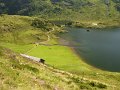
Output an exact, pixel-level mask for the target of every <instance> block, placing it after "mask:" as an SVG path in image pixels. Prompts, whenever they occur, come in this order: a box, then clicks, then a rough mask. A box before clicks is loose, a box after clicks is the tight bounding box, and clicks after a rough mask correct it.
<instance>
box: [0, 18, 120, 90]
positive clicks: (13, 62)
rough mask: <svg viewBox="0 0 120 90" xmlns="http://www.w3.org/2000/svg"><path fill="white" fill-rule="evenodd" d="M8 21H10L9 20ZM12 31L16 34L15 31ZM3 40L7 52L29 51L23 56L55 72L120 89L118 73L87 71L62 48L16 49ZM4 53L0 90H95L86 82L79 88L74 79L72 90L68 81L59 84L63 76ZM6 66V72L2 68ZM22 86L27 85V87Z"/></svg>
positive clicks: (90, 68)
mask: <svg viewBox="0 0 120 90" xmlns="http://www.w3.org/2000/svg"><path fill="white" fill-rule="evenodd" d="M10 17H11V16H10ZM10 17H9V18H10ZM18 17H19V16H18ZM18 17H17V18H18ZM19 18H22V17H19ZM24 18H25V17H24ZM22 19H23V18H22ZM8 20H10V19H8ZM20 20H21V19H20ZM11 21H12V19H11ZM1 22H2V21H1ZM6 23H7V22H6ZM1 30H2V31H3V29H1ZM6 30H8V29H6ZM12 30H13V29H12ZM16 30H19V29H16ZM16 30H15V31H16ZM21 30H22V29H21ZM33 31H34V30H33ZM40 31H41V30H40ZM7 32H8V31H7ZM10 32H11V31H10ZM10 32H9V33H10ZM4 34H6V33H5V32H3V33H2V35H4ZM25 35H26V34H25ZM3 39H4V40H5V42H3V41H1V42H0V46H4V47H7V48H10V49H12V50H14V51H15V52H17V53H26V52H27V51H29V50H30V51H29V52H27V54H29V55H33V56H37V57H41V58H44V59H46V63H47V64H48V65H50V66H54V67H55V68H59V69H62V70H65V71H69V72H71V73H75V74H78V75H79V76H80V77H85V78H87V79H88V81H91V80H92V81H93V80H96V81H97V82H98V81H99V82H102V83H107V84H108V85H110V87H109V86H108V90H110V89H111V90H113V86H115V89H117V88H120V86H119V85H120V74H119V73H112V72H107V71H102V70H98V69H96V68H94V67H91V66H89V65H87V64H85V63H84V62H83V61H81V59H80V58H79V57H78V56H77V55H75V54H74V53H73V51H72V50H71V49H70V48H68V47H65V46H43V45H40V46H36V45H34V44H28V45H24V44H22V45H20V44H14V43H11V42H10V41H9V42H7V41H8V40H11V38H10V37H9V38H7V37H6V36H4V37H3ZM23 39H24V38H22V40H23ZM18 40H19V39H18ZM33 47H35V48H33ZM31 48H33V49H32V50H31ZM0 50H3V49H1V48H0ZM4 51H5V53H4V55H5V56H0V69H1V70H0V71H1V72H0V75H1V76H0V78H1V79H0V80H1V81H0V82H1V84H2V85H0V86H1V88H2V89H5V88H6V89H7V88H9V87H13V88H17V89H19V88H20V89H21V88H22V89H31V88H34V89H35V88H36V89H38V88H39V89H40V88H41V89H48V88H49V89H50V88H52V89H53V88H55V86H56V84H57V85H58V87H57V88H62V87H64V86H66V87H65V88H64V89H65V90H66V89H67V90H69V89H70V88H72V90H73V89H78V88H80V87H84V88H94V87H96V84H95V85H94V84H92V86H94V87H91V84H90V85H89V83H88V82H87V84H81V81H80V80H79V78H77V79H76V78H74V79H72V81H70V82H71V84H72V87H71V84H69V81H68V82H66V81H65V82H64V80H62V78H63V77H66V76H63V74H61V73H60V74H57V73H54V72H53V71H52V70H48V69H47V68H45V67H44V66H41V65H40V66H39V65H38V64H34V63H33V62H28V61H27V60H26V59H23V58H21V57H20V56H19V55H16V54H15V56H14V54H13V53H12V52H9V50H4ZM1 52H2V51H0V54H1ZM6 54H7V55H6ZM1 55H2V54H1ZM24 63H25V65H24ZM6 66H7V67H8V68H6ZM43 72H44V73H43ZM48 72H49V73H48ZM18 73H19V74H20V75H19V74H18ZM57 75H58V76H57ZM23 77H26V78H23ZM67 77H68V78H71V77H70V76H67ZM77 77H78V76H77ZM5 78H7V80H5ZM35 78H37V79H35ZM59 78H60V79H59ZM68 78H67V79H68ZM4 80H5V82H4ZM44 81H45V86H44V85H40V86H38V84H41V82H42V83H43V82H44ZM51 81H52V83H50V82H51ZM35 82H36V84H37V85H36V86H34V83H35ZM39 82H40V83H39ZM21 83H22V84H21ZM73 83H75V84H73ZM19 84H21V85H19ZM25 84H27V87H26V85H25ZM69 85H70V86H69ZM76 85H77V86H76ZM81 85H83V86H81ZM100 86H101V85H100ZM97 87H99V86H97ZM97 87H96V88H97ZM62 89H63V88H62Z"/></svg>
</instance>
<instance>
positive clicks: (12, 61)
mask: <svg viewBox="0 0 120 90" xmlns="http://www.w3.org/2000/svg"><path fill="white" fill-rule="evenodd" d="M92 84H94V86H93V85H92ZM106 87H107V85H106V84H102V83H100V82H96V81H89V80H81V78H80V77H78V76H75V75H72V74H70V73H68V72H64V71H60V70H57V69H54V68H52V67H48V66H45V65H42V64H40V63H37V62H32V61H30V60H28V59H25V58H23V57H21V56H20V55H19V54H16V53H14V52H12V51H11V50H9V49H5V48H2V47H0V89H1V90H8V89H9V90H13V89H15V90H21V89H22V90H29V89H30V90H31V89H34V90H38V89H39V90H53V89H55V90H56V89H57V90H61V89H62V90H79V89H80V88H81V89H92V88H96V89H97V88H106Z"/></svg>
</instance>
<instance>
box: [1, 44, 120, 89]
mask: <svg viewBox="0 0 120 90" xmlns="http://www.w3.org/2000/svg"><path fill="white" fill-rule="evenodd" d="M2 45H3V46H4V47H8V48H11V49H12V50H14V51H15V52H18V53H25V54H28V55H31V56H36V57H40V58H43V59H45V60H46V61H45V63H46V64H47V65H48V66H52V67H54V68H57V69H61V70H64V71H68V72H71V73H74V74H77V75H79V76H80V77H85V78H88V79H90V80H95V81H98V82H103V83H107V84H108V85H110V86H112V87H113V86H116V87H117V88H119V87H120V86H119V84H120V82H119V81H120V73H117V72H108V71H103V70H99V69H97V68H95V67H92V66H90V65H88V64H86V63H85V62H83V60H82V59H81V58H80V57H78V56H77V55H76V54H75V53H74V52H73V50H72V49H70V48H69V47H66V46H57V45H55V46H47V45H45V46H44V45H39V46H36V45H28V46H29V47H28V46H27V45H15V44H6V45H5V44H2ZM33 47H34V48H33ZM32 48H33V49H32ZM29 50H30V51H29ZM28 51H29V52H28ZM27 52H28V53H27ZM109 90H112V89H109Z"/></svg>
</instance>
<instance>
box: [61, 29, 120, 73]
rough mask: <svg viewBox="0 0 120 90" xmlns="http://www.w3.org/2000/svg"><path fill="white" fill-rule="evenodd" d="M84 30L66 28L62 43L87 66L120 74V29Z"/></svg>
mask: <svg viewBox="0 0 120 90" xmlns="http://www.w3.org/2000/svg"><path fill="white" fill-rule="evenodd" d="M86 30H87V29H78V28H68V33H64V34H62V35H61V38H62V42H63V41H64V44H66V42H67V44H69V45H71V46H72V47H73V48H74V49H75V51H76V52H77V53H78V55H80V57H82V58H84V60H85V62H87V63H88V64H90V65H92V66H95V67H97V68H100V69H103V70H108V71H115V72H120V28H118V29H98V30H97V29H90V32H87V31H86Z"/></svg>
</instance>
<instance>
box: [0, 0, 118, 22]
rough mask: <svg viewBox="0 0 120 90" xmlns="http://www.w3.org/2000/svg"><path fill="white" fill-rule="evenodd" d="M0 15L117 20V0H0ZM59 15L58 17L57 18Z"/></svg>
mask: <svg viewBox="0 0 120 90" xmlns="http://www.w3.org/2000/svg"><path fill="white" fill-rule="evenodd" d="M0 13H1V14H2V13H3V14H4V13H6V14H12V15H13V14H20V15H40V16H41V17H44V18H46V17H49V18H50V17H51V18H55V17H56V18H61V19H75V20H78V19H79V20H80V19H86V18H87V20H92V19H94V20H97V19H105V18H107V19H108V18H118V17H119V16H120V1H119V0H69V1H68V0H25V1H24V0H11V1H8V0H0ZM58 15H59V16H58Z"/></svg>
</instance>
